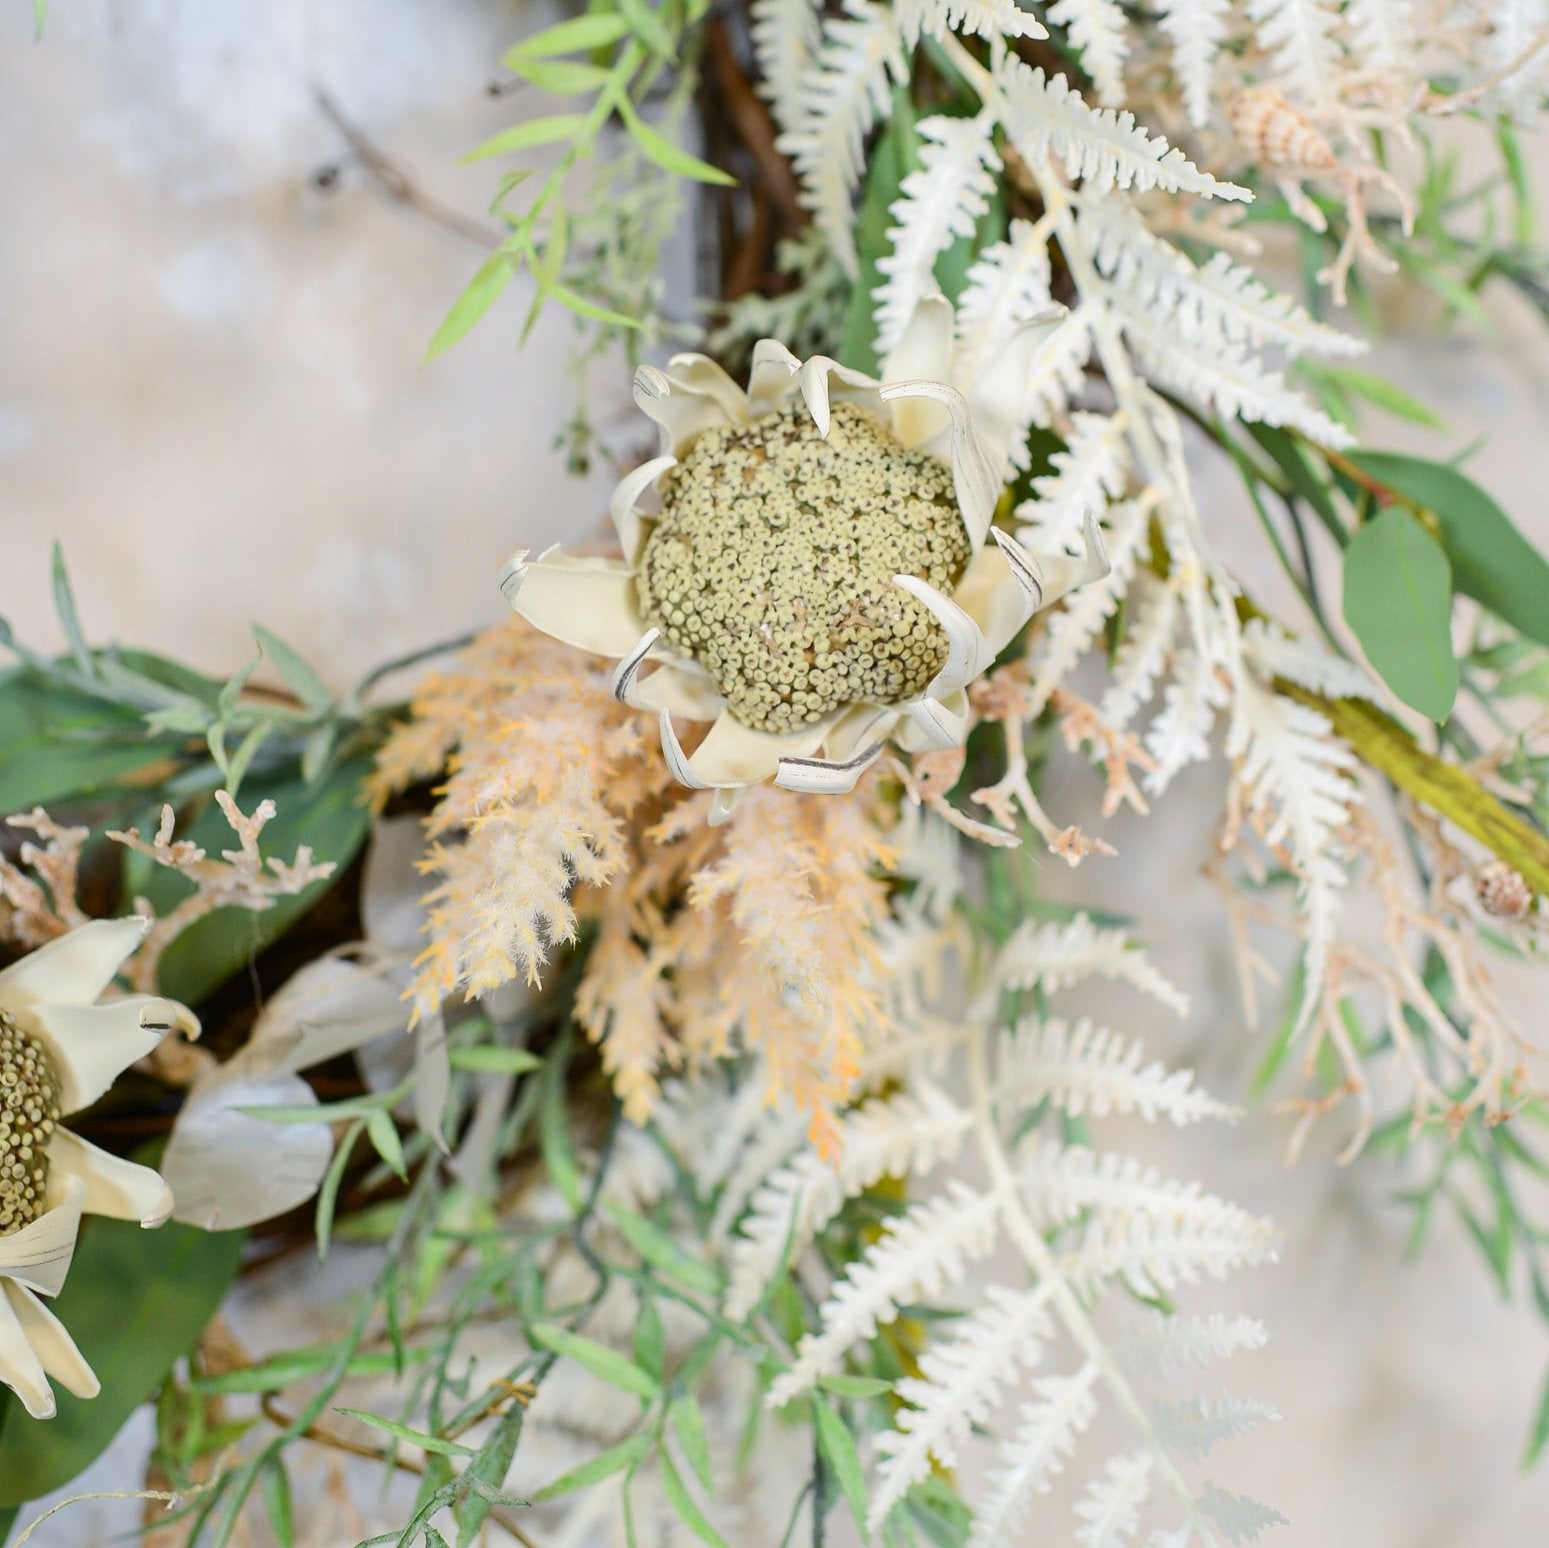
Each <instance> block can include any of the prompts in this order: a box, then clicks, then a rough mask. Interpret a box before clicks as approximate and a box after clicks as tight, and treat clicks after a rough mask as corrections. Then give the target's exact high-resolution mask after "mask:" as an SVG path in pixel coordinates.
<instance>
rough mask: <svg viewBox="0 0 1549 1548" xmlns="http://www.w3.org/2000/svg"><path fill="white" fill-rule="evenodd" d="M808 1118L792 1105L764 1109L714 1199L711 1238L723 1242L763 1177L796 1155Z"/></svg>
mask: <svg viewBox="0 0 1549 1548" xmlns="http://www.w3.org/2000/svg"><path fill="white" fill-rule="evenodd" d="M808 1122H809V1120H808V1117H807V1115H806V1113H804V1112H802V1111H801V1110H800V1109H798V1108H797V1107H796V1106H795V1104H794V1103H785V1104H783V1105H782V1106H780V1107H778V1108H776V1109H774V1110H773V1111H770V1110H768V1109H767V1108H765V1110H764V1113H763V1116H762V1118H761V1119H760V1121H759V1123H758V1124H757V1126H756V1127H755V1128H754V1129H753V1130H752V1131H751V1132H750V1133H749V1136H748V1139H747V1141H746V1143H745V1144H744V1145H742V1146H741V1147H740V1148H739V1150H738V1151H737V1152H736V1154H735V1155H734V1157H733V1158H732V1164H731V1166H730V1168H729V1169H728V1170H727V1171H726V1172H725V1174H724V1176H725V1180H724V1182H723V1183H722V1184H721V1190H720V1192H719V1193H718V1194H717V1196H716V1200H715V1214H714V1216H713V1218H712V1219H711V1222H710V1239H711V1240H712V1241H725V1240H726V1239H727V1238H728V1237H729V1236H730V1235H731V1230H732V1227H733V1226H734V1225H735V1224H736V1223H737V1221H738V1219H739V1218H740V1217H741V1215H742V1212H743V1211H744V1210H745V1209H746V1208H747V1207H748V1202H749V1200H751V1199H752V1197H753V1195H754V1194H755V1193H756V1192H757V1191H758V1189H759V1187H760V1186H761V1185H762V1184H763V1182H764V1180H765V1178H767V1177H768V1176H769V1175H770V1173H772V1172H773V1171H774V1170H775V1169H776V1168H777V1167H779V1166H780V1165H782V1164H783V1163H784V1162H785V1161H786V1159H787V1158H788V1157H790V1156H791V1155H793V1154H795V1152H796V1150H797V1148H798V1147H799V1146H800V1145H801V1143H802V1141H803V1140H804V1139H805V1138H806V1134H807V1126H808Z"/></svg>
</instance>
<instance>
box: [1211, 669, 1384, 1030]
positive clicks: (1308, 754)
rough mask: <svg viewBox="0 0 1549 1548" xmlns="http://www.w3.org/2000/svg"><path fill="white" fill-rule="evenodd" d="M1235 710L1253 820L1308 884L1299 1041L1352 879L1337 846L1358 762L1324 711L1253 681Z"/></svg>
mask: <svg viewBox="0 0 1549 1548" xmlns="http://www.w3.org/2000/svg"><path fill="white" fill-rule="evenodd" d="M1232 708H1233V717H1232V725H1231V729H1230V730H1229V731H1228V733H1227V739H1226V752H1227V756H1228V757H1230V758H1235V759H1240V760H1241V771H1240V774H1239V778H1240V779H1241V782H1242V786H1243V789H1244V790H1245V791H1246V792H1247V803H1248V811H1249V814H1250V815H1252V816H1254V817H1256V818H1257V820H1258V821H1259V823H1260V825H1261V826H1262V828H1263V832H1264V841H1265V842H1266V843H1267V844H1269V845H1270V846H1271V847H1276V846H1280V845H1283V846H1284V847H1285V848H1286V849H1287V850H1288V851H1289V853H1290V857H1291V861H1292V863H1293V865H1294V867H1295V869H1296V873H1297V879H1298V882H1299V884H1300V889H1299V894H1298V897H1299V901H1300V904H1301V909H1302V914H1303V917H1304V918H1305V920H1306V924H1307V940H1306V954H1305V957H1304V973H1303V984H1304V988H1303V991H1302V1004H1301V1007H1300V1009H1299V1010H1298V1013H1297V1018H1296V1025H1295V1027H1294V1028H1293V1032H1292V1035H1293V1036H1296V1035H1297V1034H1299V1033H1300V1032H1301V1031H1302V1030H1303V1029H1304V1028H1305V1027H1306V1026H1307V1024H1308V1022H1309V1021H1310V1020H1311V1018H1312V1014H1313V1012H1314V1010H1315V1009H1316V1007H1317V1000H1318V995H1319V993H1320V992H1321V990H1322V987H1323V977H1324V974H1325V972H1326V971H1327V965H1328V949H1329V946H1330V945H1331V944H1332V942H1333V939H1334V931H1335V926H1336V924H1337V922H1338V917H1339V903H1340V896H1341V892H1342V889H1343V887H1344V885H1345V882H1346V880H1347V877H1346V872H1345V868H1344V866H1343V865H1342V864H1341V863H1340V861H1339V858H1338V856H1337V854H1336V846H1337V844H1338V840H1339V834H1340V832H1341V830H1342V829H1343V828H1344V826H1345V824H1346V823H1347V822H1348V821H1349V820H1350V812H1351V808H1352V807H1353V806H1354V805H1355V803H1356V801H1357V800H1358V799H1359V798H1360V792H1359V790H1358V789H1357V787H1356V784H1355V781H1354V779H1352V778H1351V773H1350V771H1351V770H1352V769H1353V768H1354V766H1355V756H1354V754H1353V753H1351V751H1350V749H1349V748H1348V747H1347V746H1345V744H1344V743H1343V742H1341V741H1340V740H1339V739H1338V738H1337V737H1336V736H1335V735H1334V732H1333V728H1332V727H1331V726H1330V725H1329V723H1328V720H1327V719H1326V718H1325V717H1324V716H1322V715H1320V714H1319V713H1318V712H1317V711H1316V710H1314V709H1309V708H1308V707H1307V706H1306V705H1305V704H1298V703H1297V702H1296V700H1294V699H1289V698H1286V697H1285V696H1284V695H1282V694H1278V693H1274V692H1272V691H1270V690H1268V689H1265V688H1261V687H1259V685H1258V684H1257V683H1256V682H1254V681H1253V679H1252V678H1250V677H1248V676H1246V675H1244V676H1242V677H1241V678H1240V679H1239V680H1238V683H1237V692H1236V694H1235V695H1234V696H1233V705H1232Z"/></svg>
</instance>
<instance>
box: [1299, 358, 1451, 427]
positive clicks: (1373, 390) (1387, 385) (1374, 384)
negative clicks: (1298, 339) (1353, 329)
mask: <svg viewBox="0 0 1549 1548" xmlns="http://www.w3.org/2000/svg"><path fill="white" fill-rule="evenodd" d="M1302 369H1303V370H1304V371H1306V372H1307V373H1308V374H1309V375H1317V376H1322V377H1328V378H1331V379H1332V380H1333V381H1334V382H1335V383H1337V384H1338V385H1339V386H1340V387H1341V388H1343V389H1344V391H1345V392H1347V393H1349V394H1351V395H1352V396H1354V397H1357V398H1365V399H1366V401H1367V402H1368V403H1375V404H1376V405H1377V407H1378V408H1380V409H1386V410H1387V411H1388V413H1390V414H1392V415H1394V416H1395V417H1396V418H1398V419H1407V420H1408V421H1409V422H1410V423H1411V424H1415V425H1424V426H1425V427H1426V428H1427V429H1428V430H1443V429H1445V428H1446V421H1445V420H1444V419H1442V418H1441V417H1440V416H1439V415H1438V414H1436V413H1434V412H1433V411H1432V410H1430V409H1428V408H1427V407H1426V406H1425V404H1423V403H1422V402H1421V401H1420V400H1419V399H1418V398H1416V397H1414V396H1412V395H1411V394H1410V393H1407V392H1405V391H1404V389H1403V388H1402V387H1400V386H1399V385H1398V383H1397V382H1390V381H1389V380H1388V379H1387V378H1386V377H1385V376H1378V375H1376V374H1375V373H1374V372H1372V371H1357V370H1355V369H1354V368H1353V367H1351V366H1342V365H1341V366H1334V365H1319V366H1316V367H1312V366H1308V365H1305V364H1304V365H1303V366H1302Z"/></svg>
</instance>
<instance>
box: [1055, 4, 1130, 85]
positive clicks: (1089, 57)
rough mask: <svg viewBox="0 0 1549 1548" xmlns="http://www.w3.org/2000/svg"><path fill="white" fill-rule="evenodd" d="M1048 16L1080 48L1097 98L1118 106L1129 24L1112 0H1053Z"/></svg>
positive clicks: (1084, 66)
mask: <svg viewBox="0 0 1549 1548" xmlns="http://www.w3.org/2000/svg"><path fill="white" fill-rule="evenodd" d="M1049 20H1050V21H1052V22H1054V23H1055V24H1056V25H1058V26H1061V27H1063V28H1065V30H1066V31H1067V32H1068V33H1069V34H1070V41H1071V42H1072V43H1074V44H1075V46H1076V47H1077V48H1078V49H1080V50H1081V68H1082V69H1083V70H1085V71H1086V73H1087V74H1088V75H1089V76H1090V77H1091V79H1092V85H1093V86H1094V87H1096V89H1097V100H1098V102H1100V103H1101V104H1102V105H1103V106H1104V107H1108V108H1114V107H1122V106H1123V103H1124V59H1125V56H1126V55H1127V54H1128V53H1129V39H1128V37H1127V36H1126V35H1125V34H1126V31H1127V28H1128V26H1129V24H1128V23H1127V22H1126V21H1125V19H1124V12H1123V11H1122V10H1120V9H1119V7H1118V5H1116V4H1115V3H1114V0H1057V3H1056V4H1054V5H1052V6H1050V7H1049Z"/></svg>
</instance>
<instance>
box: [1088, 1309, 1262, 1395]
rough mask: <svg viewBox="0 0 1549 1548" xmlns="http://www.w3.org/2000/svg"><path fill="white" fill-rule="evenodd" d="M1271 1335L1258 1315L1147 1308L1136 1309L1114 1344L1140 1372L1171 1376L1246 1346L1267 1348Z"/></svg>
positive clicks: (1118, 1353) (1128, 1367)
mask: <svg viewBox="0 0 1549 1548" xmlns="http://www.w3.org/2000/svg"><path fill="white" fill-rule="evenodd" d="M1268 1341H1269V1335H1268V1334H1267V1333H1266V1332H1265V1331H1264V1324H1263V1323H1262V1322H1260V1321H1259V1320H1258V1318H1256V1317H1225V1316H1222V1314H1221V1313H1220V1312H1212V1313H1211V1314H1210V1315H1209V1316H1208V1317H1184V1316H1180V1315H1178V1314H1177V1313H1169V1312H1161V1311H1157V1310H1155V1309H1154V1308H1147V1309H1146V1310H1145V1311H1144V1312H1138V1313H1136V1314H1135V1315H1133V1316H1132V1317H1131V1318H1130V1320H1129V1322H1128V1324H1127V1326H1126V1327H1125V1329H1124V1332H1123V1333H1122V1334H1121V1335H1120V1336H1119V1337H1118V1338H1117V1339H1115V1340H1114V1342H1113V1344H1112V1345H1111V1346H1110V1348H1111V1352H1112V1354H1113V1357H1114V1359H1115V1360H1117V1361H1118V1362H1119V1363H1120V1364H1121V1365H1123V1366H1124V1367H1125V1369H1126V1370H1130V1371H1133V1372H1135V1373H1136V1374H1137V1375H1157V1376H1162V1377H1165V1378H1168V1379H1171V1378H1173V1377H1175V1376H1177V1375H1179V1374H1180V1373H1181V1372H1182V1371H1185V1370H1187V1369H1189V1368H1190V1367H1195V1368H1203V1367H1204V1366H1206V1365H1209V1364H1211V1363H1212V1362H1213V1361H1216V1360H1228V1359H1230V1358H1231V1357H1232V1356H1233V1355H1234V1354H1237V1353H1238V1352H1239V1351H1240V1350H1244V1349H1262V1348H1263V1347H1264V1345H1265V1344H1266V1343H1267V1342H1268Z"/></svg>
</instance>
